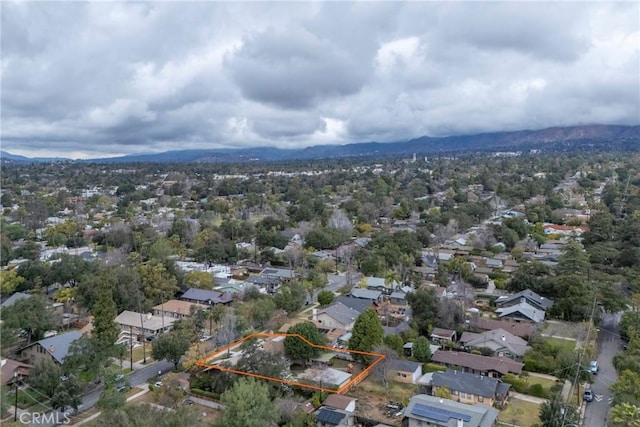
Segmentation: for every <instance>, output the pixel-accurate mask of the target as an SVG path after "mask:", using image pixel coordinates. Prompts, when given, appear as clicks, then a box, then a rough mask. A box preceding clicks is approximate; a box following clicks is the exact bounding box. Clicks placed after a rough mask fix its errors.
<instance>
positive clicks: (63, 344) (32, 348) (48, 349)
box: [20, 330, 82, 365]
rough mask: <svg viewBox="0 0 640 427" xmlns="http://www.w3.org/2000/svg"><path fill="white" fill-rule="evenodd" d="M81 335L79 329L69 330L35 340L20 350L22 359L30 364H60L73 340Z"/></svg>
mask: <svg viewBox="0 0 640 427" xmlns="http://www.w3.org/2000/svg"><path fill="white" fill-rule="evenodd" d="M81 336H82V334H81V333H80V331H75V330H74V331H69V332H65V333H64V334H58V335H55V336H52V337H49V338H45V339H42V340H40V341H36V342H34V343H32V344H30V345H28V346H27V347H25V348H23V349H22V350H21V351H20V357H21V359H22V360H25V361H27V363H29V364H31V365H36V364H38V363H41V362H53V363H57V364H58V365H62V363H63V362H64V359H65V357H67V355H68V354H69V349H70V348H71V344H73V342H74V341H76V340H77V339H79V338H80V337H81Z"/></svg>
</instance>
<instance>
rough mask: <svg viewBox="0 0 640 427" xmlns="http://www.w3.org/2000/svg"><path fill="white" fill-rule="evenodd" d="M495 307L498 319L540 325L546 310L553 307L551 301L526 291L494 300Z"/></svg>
mask: <svg viewBox="0 0 640 427" xmlns="http://www.w3.org/2000/svg"><path fill="white" fill-rule="evenodd" d="M496 306H497V307H498V308H497V310H496V313H497V314H498V316H499V317H500V318H506V319H510V320H513V321H516V322H521V321H528V322H533V323H540V322H542V321H543V320H544V317H545V314H546V310H548V309H550V308H551V307H552V306H553V300H550V299H548V298H545V297H542V296H540V295H538V294H537V293H535V292H533V291H531V290H529V289H527V290H524V291H520V292H518V293H516V294H514V295H510V296H501V297H500V298H498V299H497V300H496Z"/></svg>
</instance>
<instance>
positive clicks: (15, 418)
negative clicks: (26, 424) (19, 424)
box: [13, 372, 18, 422]
mask: <svg viewBox="0 0 640 427" xmlns="http://www.w3.org/2000/svg"><path fill="white" fill-rule="evenodd" d="M13 381H14V383H15V384H16V397H15V401H14V402H13V422H16V421H18V373H17V372H14V373H13Z"/></svg>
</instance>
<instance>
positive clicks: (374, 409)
mask: <svg viewBox="0 0 640 427" xmlns="http://www.w3.org/2000/svg"><path fill="white" fill-rule="evenodd" d="M417 392H418V387H417V386H415V385H413V384H402V383H397V382H393V381H391V382H390V383H389V392H388V393H387V391H386V390H385V388H384V386H383V385H382V383H381V382H380V380H379V379H377V378H375V375H372V376H370V377H369V378H367V379H366V380H365V381H363V382H361V383H360V384H358V385H357V386H355V387H354V388H352V389H351V390H350V391H349V392H348V393H347V394H348V395H349V396H353V397H355V398H357V399H358V405H357V406H356V408H357V409H356V412H357V413H358V414H359V415H361V416H363V417H366V418H369V419H374V420H376V421H380V422H382V423H384V424H388V425H392V426H399V425H400V424H401V422H402V417H392V418H390V417H387V403H389V401H390V400H393V401H394V402H402V404H404V405H406V404H407V403H408V402H409V398H410V397H411V396H413V395H415V394H417Z"/></svg>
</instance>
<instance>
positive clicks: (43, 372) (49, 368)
mask: <svg viewBox="0 0 640 427" xmlns="http://www.w3.org/2000/svg"><path fill="white" fill-rule="evenodd" d="M61 376H62V368H60V365H57V364H55V363H53V362H49V361H42V362H39V363H37V364H36V366H34V368H33V370H32V371H31V374H30V375H29V377H28V378H27V383H28V384H29V385H30V386H31V387H33V388H34V389H36V390H38V392H40V393H42V394H43V395H45V396H47V397H49V398H51V397H53V395H54V393H55V392H56V388H57V387H58V384H59V383H60V377H61Z"/></svg>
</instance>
